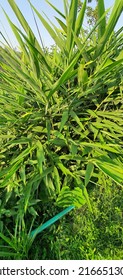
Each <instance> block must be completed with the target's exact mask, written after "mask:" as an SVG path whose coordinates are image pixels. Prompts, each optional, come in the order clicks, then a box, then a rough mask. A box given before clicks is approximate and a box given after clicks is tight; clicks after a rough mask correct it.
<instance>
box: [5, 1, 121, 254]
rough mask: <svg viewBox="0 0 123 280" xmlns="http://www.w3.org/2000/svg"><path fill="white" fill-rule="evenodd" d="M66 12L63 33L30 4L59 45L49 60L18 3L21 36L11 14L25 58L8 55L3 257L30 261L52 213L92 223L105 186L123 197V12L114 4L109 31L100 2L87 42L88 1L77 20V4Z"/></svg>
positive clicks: (61, 20)
mask: <svg viewBox="0 0 123 280" xmlns="http://www.w3.org/2000/svg"><path fill="white" fill-rule="evenodd" d="M29 2H30V1H29ZM47 2H48V3H49V1H47ZM63 2H64V8H65V9H64V10H65V13H64V14H63V13H61V11H59V10H58V9H57V8H56V7H54V6H53V5H52V4H51V3H49V5H51V6H52V8H53V9H54V10H55V11H56V12H57V13H58V15H59V17H58V18H56V19H57V21H58V23H59V25H60V29H59V28H57V27H56V26H54V25H53V24H52V23H50V24H49V23H48V21H46V20H45V18H44V17H42V15H41V14H40V13H39V12H38V11H37V10H36V8H35V7H34V6H33V5H32V4H31V2H30V5H31V7H32V9H33V11H34V12H35V13H36V15H37V16H38V17H39V19H40V20H41V22H42V23H43V25H44V26H45V28H46V29H47V30H48V32H49V33H50V35H51V37H52V38H53V39H54V41H55V46H54V47H53V48H52V50H51V51H47V50H46V49H45V48H43V46H41V45H40V44H39V42H38V41H37V39H36V37H35V35H34V33H33V31H32V30H31V29H30V26H29V24H28V23H27V21H26V19H25V18H24V16H23V15H22V13H21V11H20V10H19V8H18V7H17V5H16V2H15V1H13V0H8V3H9V4H10V6H11V8H12V9H13V12H14V13H15V15H16V16H17V18H18V20H19V22H20V25H21V27H22V29H23V31H22V29H21V30H20V29H19V28H18V27H17V26H15V25H14V24H13V23H12V21H11V19H10V18H9V16H8V15H7V14H6V12H5V14H6V17H7V19H8V21H9V24H10V26H11V28H12V30H13V32H14V33H15V36H16V38H17V40H18V43H19V45H20V49H21V52H15V51H14V50H13V49H12V48H11V47H10V46H9V45H8V46H7V47H6V48H4V47H1V58H0V61H1V63H0V64H1V65H0V66H1V70H0V81H1V84H0V115H1V116H0V133H1V137H0V145H1V150H0V158H1V166H0V187H1V190H0V203H1V204H0V207H1V208H0V237H1V241H0V244H1V246H3V245H5V247H4V249H2V250H1V253H0V255H1V256H2V257H3V256H5V257H7V256H10V255H11V256H12V257H13V258H24V257H28V251H29V249H30V246H31V245H32V241H34V240H31V239H30V238H29V235H30V231H31V230H32V227H36V226H37V225H39V223H42V222H44V221H45V220H46V219H48V218H49V217H48V215H47V213H49V210H48V209H49V208H50V209H52V215H53V214H55V213H57V212H58V211H60V209H61V208H63V207H66V206H69V205H75V206H76V207H78V208H79V207H82V206H83V207H86V204H87V205H88V208H89V211H90V213H91V214H90V215H92V213H93V212H94V209H93V207H92V203H91V199H90V189H91V188H92V187H95V189H96V188H97V187H98V185H99V184H100V180H101V178H102V176H103V177H104V182H105V181H106V182H107V185H108V181H110V182H111V183H110V187H111V185H112V184H115V187H116V188H119V187H120V188H122V183H123V150H122V146H123V103H122V94H123V92H122V91H123V49H122V45H123V33H122V28H121V29H120V30H118V31H117V32H114V28H115V25H116V23H117V21H118V18H119V16H120V15H121V13H122V10H123V2H122V1H121V0H116V1H115V4H114V7H113V10H112V12H111V15H110V16H109V18H108V21H107V24H106V12H105V7H104V1H103V0H98V21H97V22H96V25H94V27H93V28H92V30H91V31H90V32H89V33H88V34H87V35H86V34H85V32H84V29H83V20H84V15H85V11H86V4H87V3H86V2H87V1H86V0H85V1H84V3H83V5H82V8H81V9H80V11H79V12H78V1H77V0H71V1H70V3H68V2H69V1H65V0H64V1H63ZM104 182H101V184H104ZM107 185H106V184H105V188H106V187H107ZM51 205H52V207H51ZM48 207H49V208H48ZM25 240H26V242H25ZM6 243H8V247H6ZM83 246H84V245H83ZM2 248H3V247H2ZM10 248H11V250H10ZM83 257H84V258H85V256H84V255H83ZM86 258H87V255H86ZM89 258H90V257H89Z"/></svg>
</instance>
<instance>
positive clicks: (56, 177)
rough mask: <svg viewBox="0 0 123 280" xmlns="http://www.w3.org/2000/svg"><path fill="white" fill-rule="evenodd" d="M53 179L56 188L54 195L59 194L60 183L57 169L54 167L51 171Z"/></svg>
mask: <svg viewBox="0 0 123 280" xmlns="http://www.w3.org/2000/svg"><path fill="white" fill-rule="evenodd" d="M53 177H54V183H55V186H56V193H57V194H59V193H60V186H61V183H60V176H59V172H58V169H57V167H56V166H54V169H53Z"/></svg>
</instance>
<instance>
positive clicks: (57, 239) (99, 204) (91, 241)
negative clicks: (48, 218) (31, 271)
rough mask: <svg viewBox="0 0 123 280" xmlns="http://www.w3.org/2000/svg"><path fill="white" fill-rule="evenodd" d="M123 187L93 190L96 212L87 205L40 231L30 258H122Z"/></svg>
mask: <svg viewBox="0 0 123 280" xmlns="http://www.w3.org/2000/svg"><path fill="white" fill-rule="evenodd" d="M122 196H123V190H122V189H121V188H116V186H115V185H112V187H107V188H103V187H102V188H101V189H100V188H98V189H93V190H92V191H91V203H92V206H93V214H92V213H90V211H89V210H88V208H87V207H86V206H85V207H83V208H80V209H78V210H76V211H72V212H71V213H70V214H69V215H67V216H66V217H65V218H63V219H62V220H61V221H60V222H58V223H57V224H56V225H53V226H51V227H50V228H49V229H48V230H45V231H44V232H43V233H42V234H39V235H38V236H37V238H36V240H35V242H34V244H33V247H32V249H31V251H30V252H29V258H31V259H46V260H48V259H57V260H58V259H61V260H63V259H65V260H69V259H70V260H80V259H85V260H92V259H94V260H100V259H102V260H103V259H110V260H115V259H116V260H120V259H122V258H123V217H122V216H123V201H122Z"/></svg>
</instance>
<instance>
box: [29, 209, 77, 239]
mask: <svg viewBox="0 0 123 280" xmlns="http://www.w3.org/2000/svg"><path fill="white" fill-rule="evenodd" d="M74 208H75V206H69V207H67V208H66V209H64V210H63V211H62V212H60V213H59V214H57V215H55V216H54V217H53V218H51V219H50V220H48V221H47V222H46V223H44V224H43V225H41V226H39V227H38V228H36V229H34V230H33V231H31V233H30V237H31V238H33V237H35V236H36V235H37V234H38V233H40V232H42V230H44V229H46V228H47V227H49V226H51V225H52V224H54V223H55V222H56V221H58V220H59V219H61V218H62V217H63V216H64V215H66V214H67V213H68V212H70V211H71V210H72V209H74Z"/></svg>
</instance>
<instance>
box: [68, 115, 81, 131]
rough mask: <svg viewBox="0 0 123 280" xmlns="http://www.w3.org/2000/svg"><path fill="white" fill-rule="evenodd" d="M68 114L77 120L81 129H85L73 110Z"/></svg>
mask: <svg viewBox="0 0 123 280" xmlns="http://www.w3.org/2000/svg"><path fill="white" fill-rule="evenodd" d="M70 115H71V117H72V118H73V119H74V120H75V121H76V122H77V124H78V125H79V126H80V127H81V129H82V130H85V129H84V126H83V124H82V123H81V121H80V119H79V117H78V116H77V115H76V113H75V112H74V111H71V112H70Z"/></svg>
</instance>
